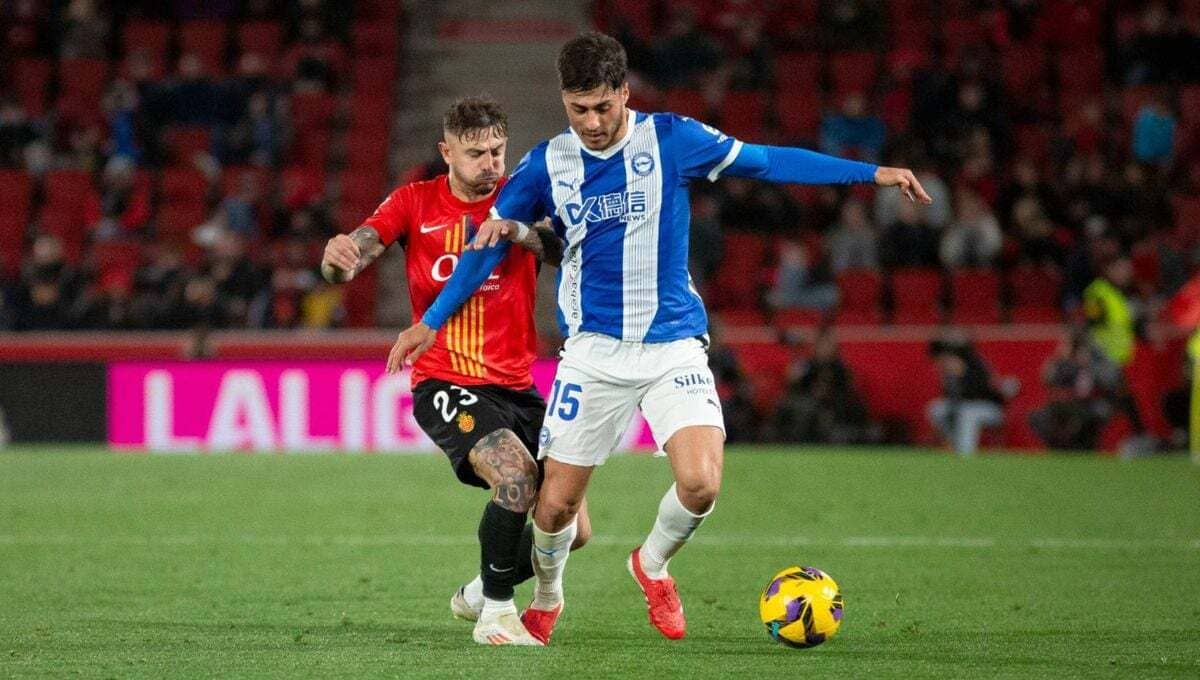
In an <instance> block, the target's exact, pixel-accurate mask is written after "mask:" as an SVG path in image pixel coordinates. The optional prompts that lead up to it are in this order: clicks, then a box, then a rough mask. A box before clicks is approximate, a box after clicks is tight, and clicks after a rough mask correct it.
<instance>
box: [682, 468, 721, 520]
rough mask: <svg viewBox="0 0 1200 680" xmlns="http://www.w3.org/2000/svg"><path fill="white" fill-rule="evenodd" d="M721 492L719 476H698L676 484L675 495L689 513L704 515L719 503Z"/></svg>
mask: <svg viewBox="0 0 1200 680" xmlns="http://www.w3.org/2000/svg"><path fill="white" fill-rule="evenodd" d="M720 491H721V476H720V475H719V474H705V475H698V476H696V477H692V478H689V479H685V480H681V481H678V482H676V483H675V493H676V495H678V496H679V502H680V504H682V505H683V507H685V508H687V510H688V512H691V513H693V514H696V515H702V514H704V513H706V512H708V511H709V510H710V509H712V506H713V503H716V502H717V494H718V493H719V492H720Z"/></svg>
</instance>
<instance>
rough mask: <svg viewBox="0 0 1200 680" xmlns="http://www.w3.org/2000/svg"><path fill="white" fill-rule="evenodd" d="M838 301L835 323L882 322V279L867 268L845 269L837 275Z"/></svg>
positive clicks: (863, 323)
mask: <svg viewBox="0 0 1200 680" xmlns="http://www.w3.org/2000/svg"><path fill="white" fill-rule="evenodd" d="M837 286H838V294H839V302H838V309H837V314H836V315H835V317H834V321H835V323H837V324H838V325H839V326H844V325H875V324H879V323H882V322H883V308H882V304H881V302H882V298H883V295H882V294H883V279H882V278H881V277H880V276H879V273H878V272H874V271H871V270H869V269H847V270H846V271H843V272H841V273H840V274H838V275H837Z"/></svg>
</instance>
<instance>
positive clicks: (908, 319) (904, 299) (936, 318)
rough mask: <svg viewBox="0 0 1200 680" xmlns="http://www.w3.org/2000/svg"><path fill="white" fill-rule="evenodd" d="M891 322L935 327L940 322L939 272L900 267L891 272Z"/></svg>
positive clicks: (940, 282) (940, 283)
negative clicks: (932, 325)
mask: <svg viewBox="0 0 1200 680" xmlns="http://www.w3.org/2000/svg"><path fill="white" fill-rule="evenodd" d="M891 280H892V323H895V324H935V323H940V322H941V321H942V304H941V300H942V273H941V272H939V271H938V270H936V269H926V268H919V267H913V268H903V269H897V270H896V271H894V272H892V277H891Z"/></svg>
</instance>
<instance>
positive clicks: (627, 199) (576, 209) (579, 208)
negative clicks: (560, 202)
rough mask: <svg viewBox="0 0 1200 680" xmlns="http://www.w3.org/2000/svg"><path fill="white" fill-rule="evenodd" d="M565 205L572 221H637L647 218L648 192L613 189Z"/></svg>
mask: <svg viewBox="0 0 1200 680" xmlns="http://www.w3.org/2000/svg"><path fill="white" fill-rule="evenodd" d="M651 164H652V165H653V160H652V161H651ZM563 207H565V208H566V210H567V215H568V216H569V217H570V218H571V221H572V222H587V223H592V222H601V221H603V220H612V219H619V220H621V221H622V222H636V221H640V220H643V219H645V218H646V192H644V191H613V192H611V193H607V194H600V195H599V196H588V197H587V198H584V199H583V203H568V204H566V205H565V206H563Z"/></svg>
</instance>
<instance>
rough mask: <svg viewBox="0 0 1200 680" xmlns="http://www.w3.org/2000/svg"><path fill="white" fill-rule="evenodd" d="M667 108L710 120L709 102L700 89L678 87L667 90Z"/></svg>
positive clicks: (697, 118) (683, 114)
mask: <svg viewBox="0 0 1200 680" xmlns="http://www.w3.org/2000/svg"><path fill="white" fill-rule="evenodd" d="M665 104H666V109H667V110H668V111H671V112H672V113H678V114H679V115H681V116H689V117H691V118H695V119H696V120H708V118H709V116H708V111H709V107H708V102H706V101H705V100H704V95H703V94H701V93H700V90H689V89H684V88H677V89H673V90H670V91H668V92H667V98H666V102H665Z"/></svg>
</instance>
